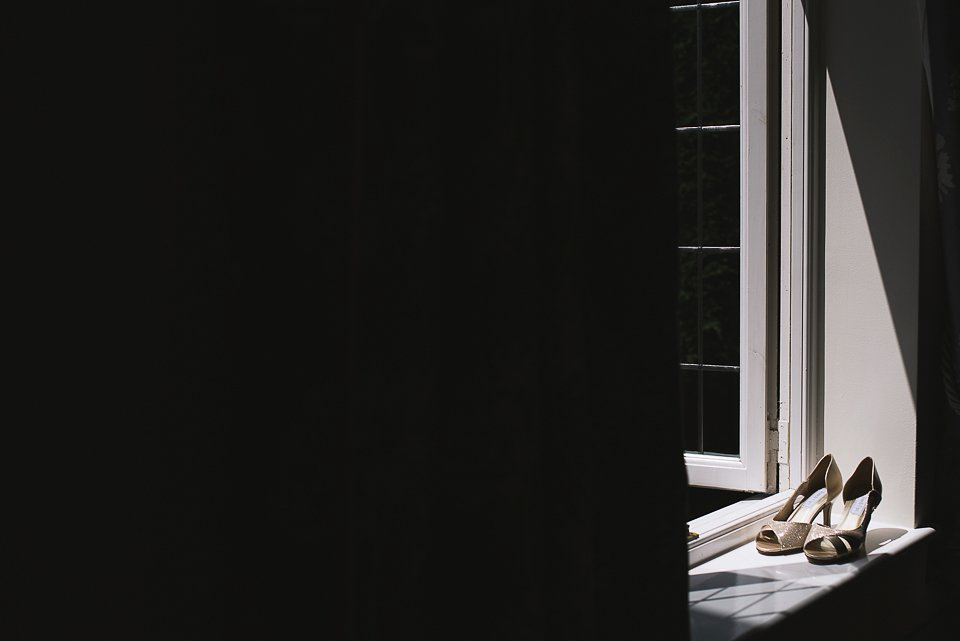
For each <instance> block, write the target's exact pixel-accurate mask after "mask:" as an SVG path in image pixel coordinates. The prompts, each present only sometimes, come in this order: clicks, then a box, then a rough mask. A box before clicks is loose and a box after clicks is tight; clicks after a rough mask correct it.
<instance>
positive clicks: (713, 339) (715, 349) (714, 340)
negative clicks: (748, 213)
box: [701, 252, 740, 365]
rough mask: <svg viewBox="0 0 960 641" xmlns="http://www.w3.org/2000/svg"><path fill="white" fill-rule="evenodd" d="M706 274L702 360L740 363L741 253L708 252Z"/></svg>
mask: <svg viewBox="0 0 960 641" xmlns="http://www.w3.org/2000/svg"><path fill="white" fill-rule="evenodd" d="M702 262H703V264H702V274H703V281H702V287H703V308H702V324H701V331H702V332H703V362H704V363H707V364H710V365H739V364H740V253H739V252H729V253H723V254H714V253H708V252H705V253H704V254H703V258H702Z"/></svg>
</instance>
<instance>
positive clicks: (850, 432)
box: [820, 0, 922, 526]
mask: <svg viewBox="0 0 960 641" xmlns="http://www.w3.org/2000/svg"><path fill="white" fill-rule="evenodd" d="M820 5H821V7H822V10H823V14H822V16H821V18H822V22H821V23H820V29H821V37H822V40H821V46H822V49H821V52H822V55H823V61H824V64H825V66H826V72H827V79H826V92H825V113H824V130H825V146H824V159H823V162H824V241H825V246H824V299H823V304H824V307H823V309H824V314H823V319H824V327H823V332H824V334H823V336H824V360H823V373H824V387H823V443H824V451H825V452H832V453H833V454H834V455H835V456H836V457H837V459H838V462H839V464H840V466H841V471H842V472H843V473H844V478H846V477H847V476H849V474H850V473H852V472H853V469H854V467H855V466H856V465H857V463H858V462H859V461H860V460H861V459H862V458H863V457H864V456H867V455H870V456H873V457H874V459H875V460H876V462H877V468H878V470H879V473H880V477H881V479H882V481H883V484H884V498H883V503H882V505H881V506H880V508H879V509H878V510H877V512H876V515H875V518H876V519H877V520H878V521H882V522H885V523H892V524H897V525H903V526H912V525H913V524H914V492H915V485H916V484H915V469H916V468H915V465H916V425H917V420H916V400H915V395H916V392H915V390H916V380H917V303H918V301H917V279H918V262H919V253H918V252H919V207H920V166H921V163H920V127H921V108H922V102H921V86H920V79H921V75H920V74H921V66H920V56H919V51H920V44H919V27H918V23H919V21H918V17H917V9H916V4H915V2H913V0H897V1H891V2H884V3H882V5H883V6H882V10H881V9H880V6H879V5H878V4H877V3H876V2H875V1H873V0H844V1H843V2H822V3H820Z"/></svg>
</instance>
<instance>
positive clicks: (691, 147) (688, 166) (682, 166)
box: [676, 131, 699, 247]
mask: <svg viewBox="0 0 960 641" xmlns="http://www.w3.org/2000/svg"><path fill="white" fill-rule="evenodd" d="M676 136H677V183H678V187H677V207H678V212H677V217H678V219H679V220H678V223H679V240H680V245H681V246H684V245H685V246H688V247H694V246H696V245H697V244H699V240H698V234H697V133H696V131H684V132H679V133H677V134H676Z"/></svg>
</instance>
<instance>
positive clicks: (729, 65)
mask: <svg viewBox="0 0 960 641" xmlns="http://www.w3.org/2000/svg"><path fill="white" fill-rule="evenodd" d="M700 12H701V14H702V16H701V19H700V20H701V23H700V24H701V28H702V33H701V38H702V42H701V56H702V58H701V63H700V64H701V78H702V85H701V90H702V92H703V93H702V95H701V97H700V101H701V108H702V110H703V111H702V113H701V116H702V118H703V124H704V125H733V124H737V123H738V122H740V7H739V5H732V6H724V7H703V8H701V9H700Z"/></svg>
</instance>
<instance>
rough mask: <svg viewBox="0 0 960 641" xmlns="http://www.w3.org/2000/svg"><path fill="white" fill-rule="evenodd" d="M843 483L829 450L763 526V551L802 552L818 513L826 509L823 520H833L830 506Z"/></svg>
mask: <svg viewBox="0 0 960 641" xmlns="http://www.w3.org/2000/svg"><path fill="white" fill-rule="evenodd" d="M842 487H843V478H842V477H841V476H840V468H838V467H837V463H836V461H834V460H833V455H832V454H827V455H826V456H824V457H823V458H822V459H820V461H819V462H818V463H817V466H816V467H815V468H813V471H812V472H810V476H808V477H807V479H806V480H805V481H804V482H803V483H801V484H800V485H799V487H797V489H796V490H795V491H794V493H793V496H791V497H790V500H789V501H787V503H786V504H785V505H784V506H783V508H781V509H780V511H779V512H777V514H776V515H775V516H774V517H773V521H771V522H770V523H768V524H767V525H764V526H763V527H762V528H760V533H759V534H757V539H756V545H757V551H758V552H760V553H761V554H787V553H790V552H799V551H800V550H801V548H803V542H804V540H805V539H806V536H807V534H808V533H809V532H810V528H811V526H812V524H813V520H814V519H815V518H817V514H820V513H821V512H823V520H824V523H827V524H829V523H830V507H831V505H832V504H833V499H834V498H835V497H836V496H837V495H838V494H840V490H841V488H842Z"/></svg>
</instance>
